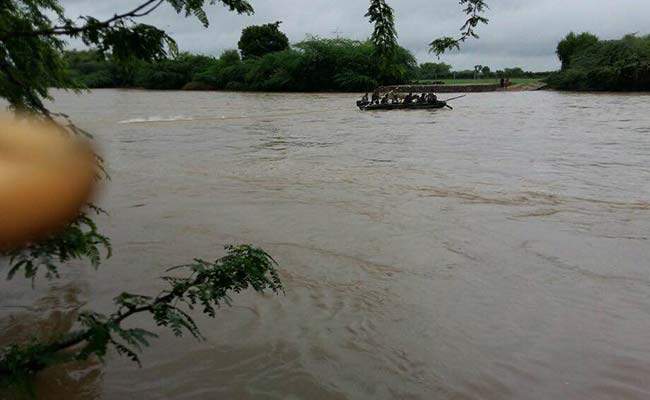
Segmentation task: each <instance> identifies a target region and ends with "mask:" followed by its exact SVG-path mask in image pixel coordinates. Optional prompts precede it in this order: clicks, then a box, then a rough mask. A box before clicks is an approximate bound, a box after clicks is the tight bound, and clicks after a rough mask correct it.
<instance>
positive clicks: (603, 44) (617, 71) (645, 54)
mask: <svg viewBox="0 0 650 400" xmlns="http://www.w3.org/2000/svg"><path fill="white" fill-rule="evenodd" d="M579 39H580V40H579ZM560 48H562V55H561V56H562V65H563V69H562V70H561V71H560V72H559V73H557V74H554V75H552V76H551V77H549V78H548V80H547V82H548V83H549V84H550V85H551V86H552V87H555V88H558V89H566V90H608V91H622V90H650V36H643V37H638V36H634V35H627V36H625V37H623V38H622V39H619V40H598V39H597V38H596V39H595V41H594V36H593V35H589V34H581V35H577V36H576V35H575V34H569V36H567V38H566V39H564V40H563V41H562V42H561V43H560V45H558V54H560Z"/></svg>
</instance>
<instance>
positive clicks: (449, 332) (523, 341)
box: [0, 90, 650, 399]
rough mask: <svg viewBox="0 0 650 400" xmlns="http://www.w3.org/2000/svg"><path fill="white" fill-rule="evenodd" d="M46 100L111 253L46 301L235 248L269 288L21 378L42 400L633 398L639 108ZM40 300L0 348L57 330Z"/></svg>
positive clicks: (538, 103) (8, 302) (646, 360)
mask: <svg viewBox="0 0 650 400" xmlns="http://www.w3.org/2000/svg"><path fill="white" fill-rule="evenodd" d="M56 98H57V106H58V107H59V108H61V109H62V111H65V112H67V113H69V114H71V115H73V116H75V119H77V120H78V121H79V122H80V124H81V125H82V126H84V127H85V128H88V129H90V130H91V131H93V132H95V133H96V136H97V138H98V141H99V143H100V145H101V146H102V147H103V152H104V153H105V155H106V158H107V160H108V162H109V167H110V173H111V175H112V178H113V179H112V181H111V182H110V185H109V186H108V187H107V188H106V189H105V193H103V195H102V199H101V200H100V203H101V205H102V206H103V207H104V208H106V209H108V210H109V211H110V213H111V216H110V217H107V218H105V219H104V220H103V221H102V224H103V225H104V226H105V227H106V229H107V230H108V231H109V233H110V234H111V236H112V237H113V241H114V247H115V249H116V253H117V254H116V255H115V256H114V257H113V258H112V259H111V260H109V261H108V262H106V263H105V264H104V265H103V266H102V268H100V270H99V271H98V272H94V271H90V270H87V269H84V268H75V267H73V268H71V269H70V271H72V272H70V274H71V276H73V277H74V278H71V277H70V276H68V277H66V278H65V279H64V280H63V281H64V283H63V284H69V285H71V286H68V287H70V288H77V289H75V290H78V291H77V292H75V295H74V297H75V298H76V299H77V300H76V301H75V302H70V301H68V302H67V303H65V304H76V305H75V306H70V307H72V309H74V310H76V308H77V307H78V306H83V307H89V308H94V309H97V310H100V311H110V299H111V298H112V297H113V296H114V295H116V294H117V293H118V292H121V291H124V290H126V291H131V292H141V293H154V292H156V291H157V290H158V289H159V288H160V284H159V283H158V282H157V281H156V280H155V278H156V277H157V276H159V275H161V274H162V271H163V270H164V269H165V268H166V267H168V266H171V265H174V264H177V263H182V262H185V261H187V260H188V259H191V258H192V257H204V258H209V257H216V256H219V255H221V254H222V251H221V247H222V246H223V244H226V243H234V242H253V243H256V244H258V245H261V246H262V247H264V248H265V249H266V250H268V251H269V252H270V253H271V254H272V255H273V256H274V257H275V258H276V259H278V260H279V261H280V262H281V264H282V277H283V280H284V282H285V284H286V287H287V293H286V296H284V297H279V298H275V297H268V298H261V297H259V296H257V295H253V294H250V293H246V294H242V295H240V296H237V298H236V306H235V307H233V308H231V309H224V310H222V311H221V313H220V314H219V317H218V318H217V320H207V319H204V318H202V317H200V318H198V319H199V321H200V323H201V326H203V332H204V334H205V336H206V337H207V341H205V342H200V343H197V342H194V341H192V340H190V339H182V340H178V339H175V338H173V337H170V336H168V335H167V334H163V336H162V337H161V339H160V340H158V341H157V342H156V344H155V345H154V347H152V348H150V349H148V350H146V351H145V352H144V354H143V360H144V366H143V368H142V369H138V368H137V367H136V366H134V365H131V364H130V363H129V362H128V361H127V360H124V359H120V358H118V357H110V360H109V362H108V364H107V365H106V366H105V367H103V368H101V369H98V368H97V366H91V367H87V366H84V367H78V368H79V369H78V370H74V368H72V369H66V370H64V371H54V372H55V373H58V374H59V375H58V378H57V379H56V380H58V381H66V382H75V384H74V385H73V384H72V383H69V384H67V385H66V386H65V387H62V386H57V387H56V388H54V389H52V387H51V386H48V384H46V383H44V381H43V380H40V381H39V387H41V389H43V388H46V389H47V390H48V393H51V394H52V395H53V396H54V395H58V396H59V398H84V399H85V398H98V397H102V396H103V397H105V398H161V397H164V398H183V399H203V398H220V397H223V398H242V399H244V398H255V399H271V398H278V399H286V398H296V399H297V398H312V399H339V398H340V399H345V398H385V399H393V398H400V399H431V398H441V399H478V398H481V399H507V398H513V399H520V398H527V399H549V398H571V399H607V398H626V399H636V398H638V399H645V398H648V397H649V396H650V383H648V381H647V379H645V377H647V376H648V374H649V373H650V336H649V335H648V334H647V332H650V296H649V293H650V288H649V286H650V276H648V259H649V256H650V246H648V238H650V222H649V220H648V217H649V216H650V196H649V195H650V190H649V189H650V184H649V183H648V182H649V179H648V178H650V162H649V161H650V135H649V134H650V114H649V113H647V102H648V99H650V97H648V96H643V95H609V94H605V95H592V94H561V93H553V92H530V93H510V94H503V93H484V94H473V95H471V96H468V97H465V98H463V99H459V100H457V102H455V104H454V105H455V110H454V111H449V110H437V111H433V112H432V111H400V112H379V113H362V112H359V111H358V110H355V108H354V106H353V105H354V103H353V101H354V99H353V96H349V95H338V94H240V93H228V94H225V93H183V92H138V91H114V90H105V91H94V92H92V93H91V94H88V95H85V96H84V97H75V96H73V95H72V94H65V93H58V94H57V96H56ZM66 282H67V283H66ZM57 284H61V283H57ZM2 285H3V286H2V290H3V293H8V296H3V297H2V300H1V301H0V306H2V315H4V316H6V315H8V314H10V313H15V312H16V309H15V308H12V307H15V306H16V304H18V303H20V304H23V303H24V304H32V303H30V302H28V301H27V300H26V299H27V297H26V296H28V295H25V294H24V291H27V292H30V290H31V289H29V288H28V285H27V286H25V287H22V286H20V287H19V285H18V284H17V283H4V284H2ZM44 286H46V283H44V282H39V286H38V287H37V289H38V288H41V290H42V288H43V287H44ZM78 288H83V290H81V289H78ZM34 296H36V295H34ZM57 296H58V297H57ZM55 297H57V298H59V297H60V298H65V295H64V294H62V293H58V294H57V295H56V296H55ZM15 299H19V300H15ZM42 304H43V306H37V307H35V308H31V309H25V311H24V312H22V311H21V312H19V313H18V316H17V317H15V318H13V319H8V318H9V317H3V319H2V321H3V322H2V324H3V332H7V333H6V334H5V335H3V338H2V340H7V339H8V338H11V337H15V336H14V335H15V334H23V333H24V332H31V331H32V330H33V326H32V325H33V323H32V322H30V321H36V320H38V321H47V322H39V323H38V324H36V326H42V325H40V324H46V325H47V326H48V327H50V329H52V330H62V331H63V330H66V329H68V328H69V326H70V323H71V319H70V318H68V317H66V318H67V319H66V318H64V317H62V315H63V314H60V316H58V317H56V316H54V314H55V313H56V312H57V311H56V310H59V309H60V308H61V307H62V306H61V305H60V304H64V303H56V304H55V303H52V302H49V303H48V302H46V303H42ZM53 310H54V311H53ZM59 311H60V310H59ZM70 315H72V314H70ZM64 321H65V322H64ZM142 324H144V326H145V327H147V324H148V322H146V321H142ZM43 326H44V325H43ZM12 332H13V333H12ZM16 332H18V333H16ZM80 371H82V372H80ZM83 371H85V372H83ZM89 371H90V372H89ZM84 374H85V375H84ZM79 376H84V377H85V378H78V377H79ZM63 377H66V378H63ZM71 387H72V388H74V389H75V390H77V391H78V392H79V393H82V394H79V395H78V396H77V397H74V396H73V395H71V394H70V393H71V392H72V391H71V390H69V388H71ZM66 396H69V397H66ZM84 396H85V397H84Z"/></svg>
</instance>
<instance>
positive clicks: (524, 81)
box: [415, 78, 542, 85]
mask: <svg viewBox="0 0 650 400" xmlns="http://www.w3.org/2000/svg"><path fill="white" fill-rule="evenodd" d="M438 80H439V81H442V82H444V83H445V85H477V84H485V83H499V82H500V80H499V79H495V78H486V79H483V78H481V79H438ZM541 80H542V78H510V82H512V83H513V84H515V85H516V84H531V83H538V82H540V81H541ZM435 81H436V80H420V81H415V83H417V84H427V83H431V82H435Z"/></svg>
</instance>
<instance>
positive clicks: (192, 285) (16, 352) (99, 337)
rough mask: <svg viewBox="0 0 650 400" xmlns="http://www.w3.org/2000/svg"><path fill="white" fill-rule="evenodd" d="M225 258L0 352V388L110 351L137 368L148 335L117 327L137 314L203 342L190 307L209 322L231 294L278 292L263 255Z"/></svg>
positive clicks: (233, 252)
mask: <svg viewBox="0 0 650 400" xmlns="http://www.w3.org/2000/svg"><path fill="white" fill-rule="evenodd" d="M226 252H227V254H226V256H224V257H223V258H220V259H218V260H216V261H214V262H208V261H204V260H201V259H195V260H194V262H193V263H191V264H187V265H181V266H178V267H174V268H172V269H170V270H168V272H171V271H178V270H184V271H188V272H189V275H188V276H186V277H177V276H164V277H163V278H162V279H163V280H164V281H165V282H166V283H167V284H168V286H169V287H168V288H167V289H166V290H164V291H162V292H161V293H160V294H158V295H157V296H155V297H150V296H143V295H136V294H130V293H122V294H121V295H119V296H117V297H116V298H115V299H114V303H115V305H116V306H117V311H115V312H114V313H112V314H110V315H109V316H105V315H102V314H98V313H95V312H83V313H81V314H80V315H79V318H78V321H79V324H80V325H81V327H82V328H81V329H79V330H77V331H74V332H71V333H69V334H67V335H65V337H62V338H60V339H59V340H56V341H53V342H50V343H41V342H39V341H37V340H35V339H34V340H32V341H31V342H30V343H29V344H26V345H12V346H9V347H7V348H5V349H4V350H3V351H2V352H0V385H3V386H10V385H15V384H16V383H18V382H25V381H27V380H29V378H30V377H31V376H32V375H34V374H35V373H37V372H38V371H41V370H43V369H45V368H47V367H50V366H53V365H56V364H61V363H65V362H69V361H75V360H77V361H78V360H87V359H88V358H90V357H92V356H94V357H97V358H98V359H99V360H104V358H105V356H106V354H107V351H108V350H109V349H110V348H113V349H115V351H116V352H117V353H118V354H120V355H126V356H128V357H129V358H131V359H132V360H133V361H134V362H136V363H138V364H139V363H140V360H139V357H138V352H139V351H140V350H141V349H142V347H146V346H149V339H151V338H155V337H157V335H156V334H155V333H153V332H149V331H147V330H144V329H140V328H131V329H129V328H124V327H122V322H124V321H125V320H126V319H128V318H129V317H131V316H133V315H136V314H139V313H149V314H151V316H152V317H153V319H154V321H155V322H156V324H157V325H158V326H162V327H167V328H169V329H171V331H172V332H173V333H174V334H175V335H176V336H182V335H183V334H184V333H189V334H191V335H192V336H193V337H195V338H197V339H202V338H203V336H202V335H201V332H200V331H199V328H198V327H197V325H196V323H195V322H194V320H193V319H192V317H191V316H190V314H189V312H190V311H191V310H193V309H194V308H196V307H199V308H201V310H202V312H203V313H205V314H207V315H209V316H210V317H212V318H214V317H215V316H216V309H217V308H219V307H221V306H222V305H224V304H225V305H228V306H230V304H231V301H232V298H231V293H239V292H241V291H243V290H246V289H248V288H252V289H253V290H255V291H256V292H258V293H264V292H266V291H268V290H270V291H272V292H273V293H279V292H281V291H282V283H281V282H280V278H279V275H278V272H277V270H276V267H277V263H276V262H275V260H273V258H271V256H269V255H268V254H267V253H266V252H265V251H264V250H261V249H259V248H255V247H252V246H250V245H240V246H228V247H226Z"/></svg>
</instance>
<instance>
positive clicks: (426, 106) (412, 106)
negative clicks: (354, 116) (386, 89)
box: [357, 100, 451, 111]
mask: <svg viewBox="0 0 650 400" xmlns="http://www.w3.org/2000/svg"><path fill="white" fill-rule="evenodd" d="M357 107H359V109H360V110H362V111H376V110H431V109H436V108H443V107H449V106H448V105H447V102H446V101H435V102H432V103H396V104H390V103H389V104H370V103H368V102H364V101H362V100H358V101H357ZM449 108H451V107H449Z"/></svg>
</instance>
